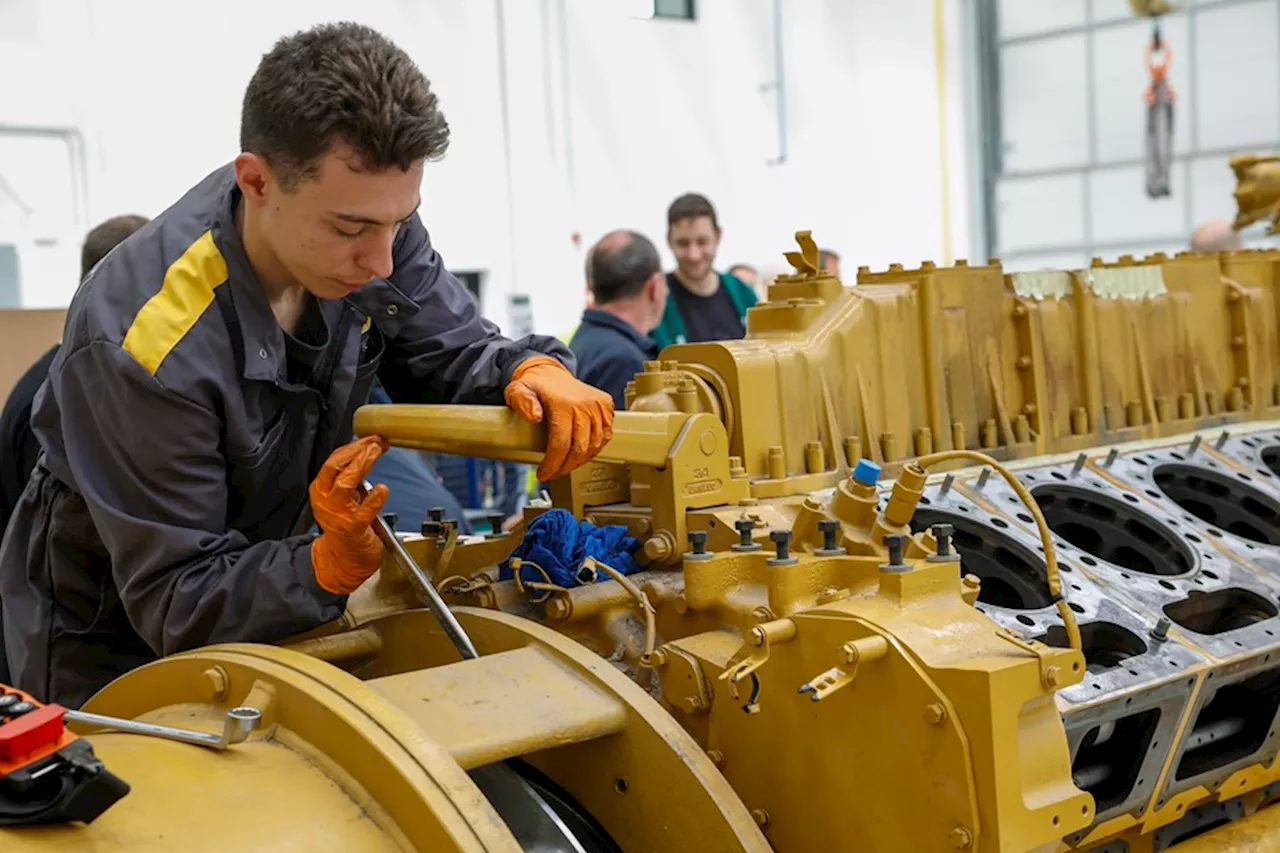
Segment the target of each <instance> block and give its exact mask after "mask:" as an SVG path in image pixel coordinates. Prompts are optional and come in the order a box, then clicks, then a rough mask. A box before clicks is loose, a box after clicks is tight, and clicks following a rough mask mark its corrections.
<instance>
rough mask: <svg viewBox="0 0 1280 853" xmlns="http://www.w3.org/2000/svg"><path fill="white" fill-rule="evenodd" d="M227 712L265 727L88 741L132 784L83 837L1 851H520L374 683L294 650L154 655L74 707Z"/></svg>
mask: <svg viewBox="0 0 1280 853" xmlns="http://www.w3.org/2000/svg"><path fill="white" fill-rule="evenodd" d="M251 692H252V695H250V693H251ZM215 693H220V694H221V699H219V700H217V701H214V698H213V697H214V696H215ZM238 704H253V705H255V706H257V707H259V708H260V710H262V711H263V712H264V716H263V720H262V725H261V726H260V727H259V729H258V732H257V733H256V734H255V735H254V737H253V738H251V740H250V741H249V742H247V743H245V744H240V745H237V746H234V747H231V748H229V749H227V750H225V751H221V752H217V751H213V750H210V749H207V748H205V747H200V746H191V745H187V744H179V743H176V742H172V741H166V740H160V739H158V738H154V737H148V736H142V735H129V734H123V733H108V732H102V733H98V734H92V735H90V736H89V739H90V740H91V741H92V742H93V744H94V749H95V752H97V754H98V755H99V756H100V757H101V758H102V759H103V760H104V762H105V764H106V766H107V767H108V768H109V769H110V770H111V771H112V772H113V773H115V774H116V775H118V776H120V777H121V778H122V779H124V780H125V781H126V782H129V783H130V784H131V785H133V786H134V790H133V791H132V792H131V793H130V794H129V795H128V796H126V797H125V798H124V799H123V800H121V801H120V802H118V803H116V804H115V805H114V806H113V807H112V808H111V809H109V810H108V811H107V812H106V813H104V814H103V815H102V816H101V817H99V818H98V819H97V820H96V821H95V822H94V823H92V824H90V825H89V826H87V827H85V826H57V827H49V828H41V829H15V830H0V850H4V851H6V853H14V851H23V853H27V851H32V853H35V851H39V853H49V851H55V850H85V849H89V848H92V849H93V850H95V851H103V853H106V851H114V850H120V851H126V850H127V851H130V853H141V851H151V850H155V851H160V850H165V851H168V850H177V849H180V850H183V851H184V853H194V851H203V850H209V851H213V850H241V851H246V853H249V852H250V851H254V850H267V849H272V850H276V849H280V845H281V844H282V843H284V844H285V845H286V846H288V847H289V848H290V849H297V850H307V851H308V852H309V853H313V851H329V850H332V851H350V850H361V851H365V850H431V851H441V852H442V853H443V852H444V851H449V852H450V853H453V851H457V852H458V853H461V851H467V853H481V851H484V853H519V851H520V846H519V844H518V843H517V842H516V840H515V838H514V836H512V834H511V832H510V831H509V830H508V829H507V828H506V825H505V824H504V823H503V822H502V820H501V819H500V818H499V817H498V814H497V812H496V811H495V810H494V809H493V807H492V806H491V805H490V804H489V801H488V800H487V799H485V797H484V796H483V795H482V794H481V793H480V790H479V789H478V788H477V787H476V786H475V784H474V783H473V782H472V781H471V779H470V778H469V777H468V776H467V774H466V773H465V772H464V771H463V770H462V768H460V767H459V766H458V765H457V764H456V763H455V762H454V761H453V759H452V757H451V756H450V755H449V753H448V752H447V751H446V750H444V749H443V748H442V747H440V745H439V744H436V743H434V742H432V741H431V740H429V739H428V738H427V737H426V736H425V735H424V734H423V732H422V731H421V729H420V728H419V727H418V726H416V725H415V724H414V723H413V722H412V721H411V720H410V719H409V718H408V717H406V716H405V715H404V713H403V712H401V711H400V710H399V709H398V708H396V707H395V706H394V705H392V704H390V703H389V702H387V701H386V700H384V699H383V698H382V696H381V695H380V694H379V693H378V692H377V691H376V690H374V689H373V688H371V687H369V686H368V685H366V684H364V683H363V682H361V681H360V680H359V679H357V678H356V677H354V676H352V675H350V674H348V673H346V672H343V671H342V670H341V669H339V668H337V667H335V666H332V665H330V664H327V663H323V662H321V661H319V660H315V659H313V658H310V657H307V656H306V655H302V654H299V653H297V652H292V651H289V650H286V649H281V648H276V647H272V646H259V645H249V644H232V645H222V646H212V647H208V648H205V649H201V650H199V651H195V652H189V653H185V654H180V655H177V656H174V657H169V658H165V659H162V660H160V661H157V662H155V663H152V664H149V665H147V666H144V667H142V668H140V669H137V670H134V671H133V672H130V673H129V674H127V675H125V676H123V677H121V678H119V679H117V680H116V681H114V682H112V683H111V684H110V685H108V686H107V687H106V688H104V689H103V690H102V691H101V692H99V693H98V694H97V695H96V696H94V697H93V699H91V700H90V701H89V703H88V704H87V705H86V706H85V710H87V711H91V712H94V713H99V714H106V715H109V716H116V717H123V718H130V719H132V718H140V719H144V720H147V721H149V722H156V723H163V724H166V725H171V726H180V727H184V728H191V729H199V730H206V731H218V730H219V729H220V727H221V722H220V720H221V718H222V716H223V715H224V714H225V712H226V710H227V709H229V708H231V707H234V706H235V705H238Z"/></svg>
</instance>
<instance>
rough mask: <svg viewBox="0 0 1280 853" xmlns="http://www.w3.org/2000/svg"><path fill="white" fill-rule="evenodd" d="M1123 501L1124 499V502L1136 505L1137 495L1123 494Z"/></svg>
mask: <svg viewBox="0 0 1280 853" xmlns="http://www.w3.org/2000/svg"><path fill="white" fill-rule="evenodd" d="M1124 499H1125V500H1127V501H1128V502H1129V503H1131V504H1136V503H1137V502H1138V496H1137V495H1135V494H1132V493H1130V492H1125V493H1124Z"/></svg>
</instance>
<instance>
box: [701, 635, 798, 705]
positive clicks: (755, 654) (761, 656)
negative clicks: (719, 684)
mask: <svg viewBox="0 0 1280 853" xmlns="http://www.w3.org/2000/svg"><path fill="white" fill-rule="evenodd" d="M795 635H796V623H795V622H792V621H791V620H790V619H776V620H774V621H772V622H763V623H761V624H759V625H756V626H755V627H754V628H752V629H751V630H750V631H749V632H747V645H744V646H743V647H742V648H741V649H739V650H738V652H737V653H735V654H734V656H733V657H731V658H729V663H728V665H727V666H726V667H725V669H724V672H722V673H720V675H718V676H717V680H719V681H727V682H728V683H729V695H730V696H732V697H733V698H734V699H737V698H738V688H737V684H738V682H739V681H741V680H742V679H744V678H746V677H747V676H751V697H750V698H749V699H747V704H745V705H743V706H742V710H743V711H745V712H747V713H748V714H755V713H758V712H759V710H760V703H759V702H758V701H757V700H758V699H759V697H760V679H759V678H758V677H757V676H756V674H755V671H756V670H757V669H759V668H760V667H761V666H762V665H764V663H765V661H767V660H769V644H770V643H771V642H772V643H785V642H786V641H787V640H791V639H794V638H795Z"/></svg>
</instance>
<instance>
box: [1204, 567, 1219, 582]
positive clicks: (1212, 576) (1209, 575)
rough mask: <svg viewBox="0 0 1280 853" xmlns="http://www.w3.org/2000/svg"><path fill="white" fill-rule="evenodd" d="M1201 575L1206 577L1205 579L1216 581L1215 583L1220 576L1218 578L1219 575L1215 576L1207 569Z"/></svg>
mask: <svg viewBox="0 0 1280 853" xmlns="http://www.w3.org/2000/svg"><path fill="white" fill-rule="evenodd" d="M1200 574H1202V575H1204V576H1205V577H1207V578H1209V579H1210V580H1215V581H1216V580H1217V579H1218V576H1217V575H1215V574H1214V573H1213V572H1211V571H1209V570H1208V569H1205V570H1204V571H1202V572H1201V573H1200Z"/></svg>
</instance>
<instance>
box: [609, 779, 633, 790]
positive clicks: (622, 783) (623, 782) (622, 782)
mask: <svg viewBox="0 0 1280 853" xmlns="http://www.w3.org/2000/svg"><path fill="white" fill-rule="evenodd" d="M630 788H631V783H630V782H628V781H627V777H626V776H619V777H618V778H617V779H614V780H613V790H615V791H617V792H618V793H619V794H625V793H626V792H627V791H628V790H630Z"/></svg>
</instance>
